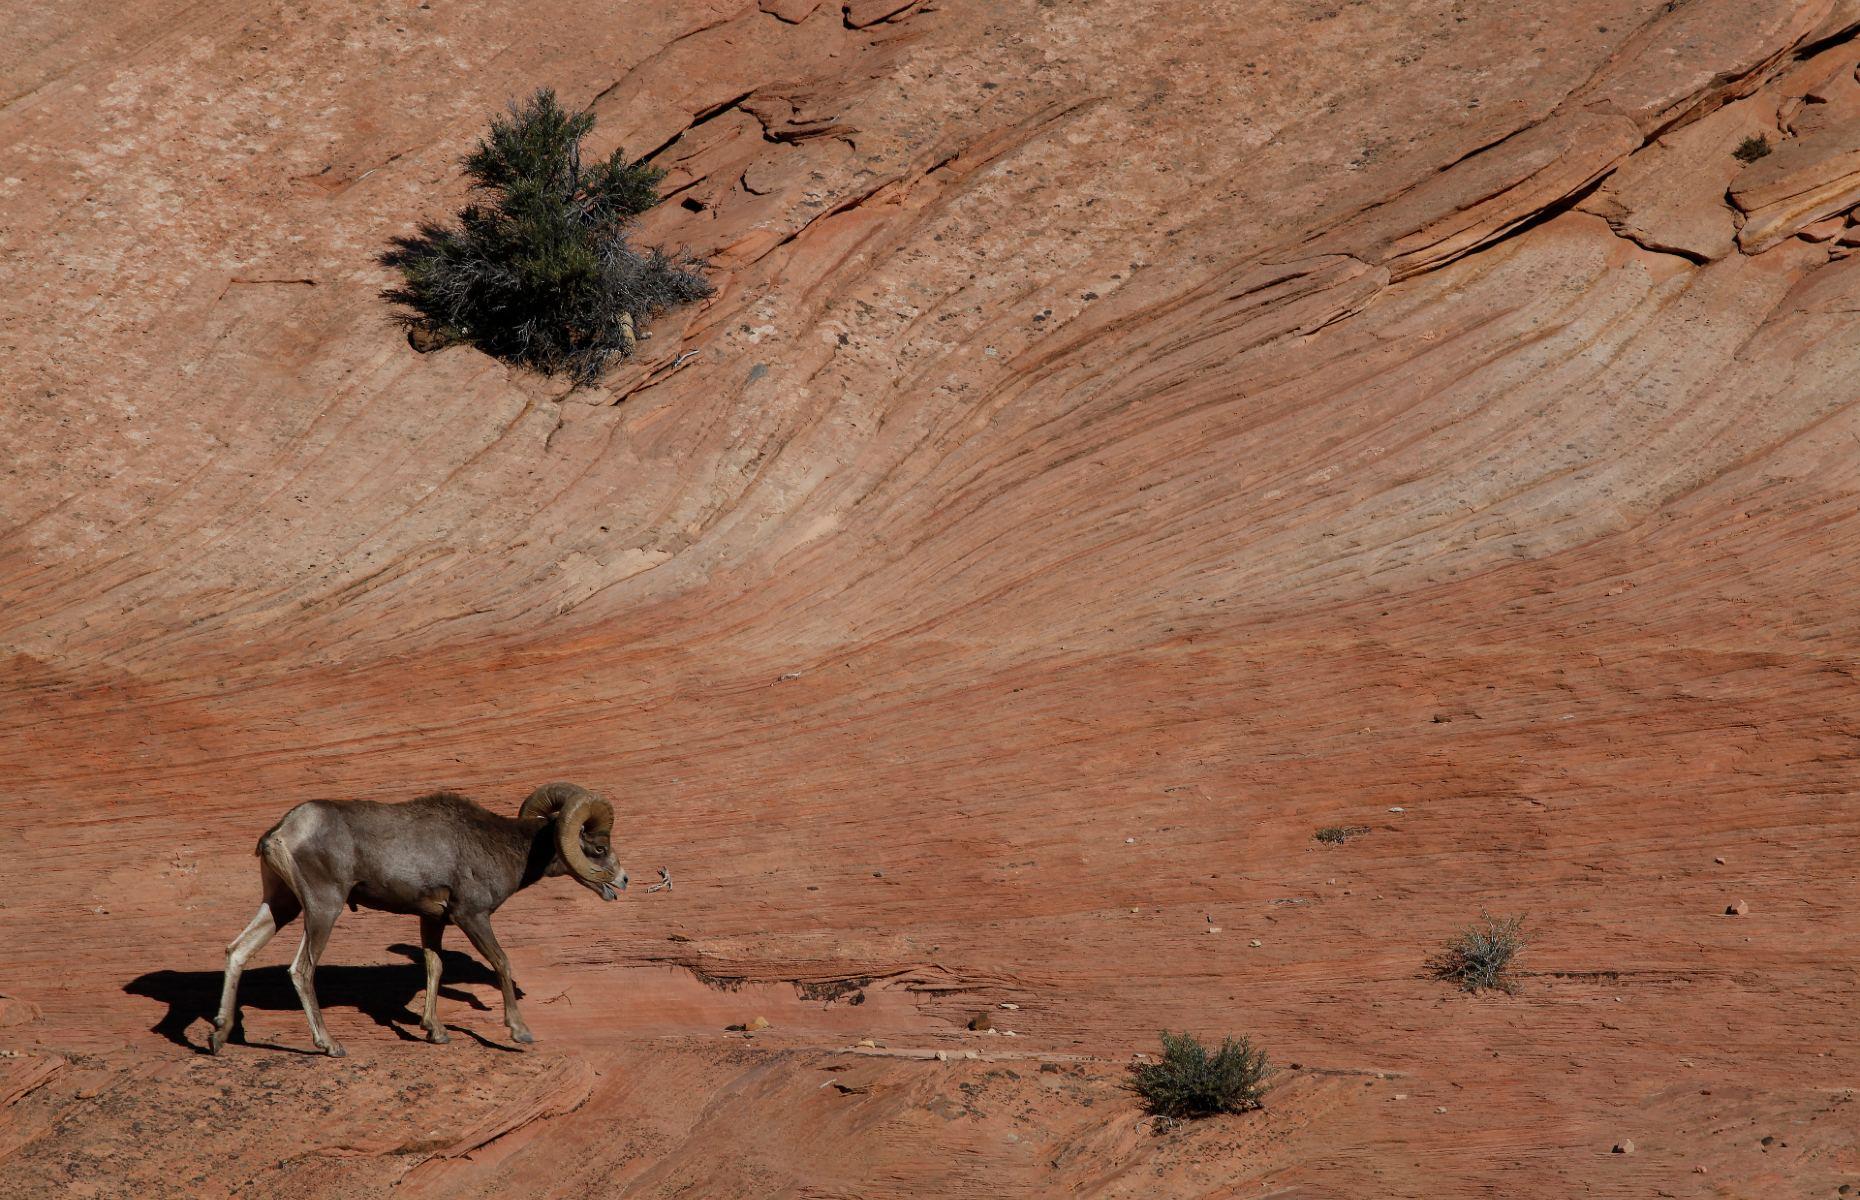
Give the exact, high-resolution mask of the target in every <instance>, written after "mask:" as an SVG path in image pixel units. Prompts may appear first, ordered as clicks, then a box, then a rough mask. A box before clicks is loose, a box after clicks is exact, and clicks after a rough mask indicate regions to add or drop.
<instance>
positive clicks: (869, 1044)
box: [859, 1038, 878, 1050]
mask: <svg viewBox="0 0 1860 1200" xmlns="http://www.w3.org/2000/svg"><path fill="white" fill-rule="evenodd" d="M859 1048H860V1049H862V1050H876V1049H878V1043H877V1042H875V1041H873V1040H872V1039H871V1038H860V1039H859Z"/></svg>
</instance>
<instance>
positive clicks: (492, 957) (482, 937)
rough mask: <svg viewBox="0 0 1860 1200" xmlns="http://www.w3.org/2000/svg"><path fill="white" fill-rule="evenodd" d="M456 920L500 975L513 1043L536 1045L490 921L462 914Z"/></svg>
mask: <svg viewBox="0 0 1860 1200" xmlns="http://www.w3.org/2000/svg"><path fill="white" fill-rule="evenodd" d="M453 920H454V923H455V924H457V925H458V927H459V928H460V929H463V930H464V931H465V936H466V937H468V938H470V939H471V944H472V945H473V946H476V947H477V948H478V953H480V954H482V955H484V957H485V961H487V962H489V963H490V964H491V969H492V970H494V971H496V972H497V982H498V984H499V985H500V986H501V987H502V988H503V989H504V1027H505V1028H507V1029H509V1030H510V1037H511V1040H513V1041H518V1042H533V1041H535V1040H536V1035H535V1034H533V1033H531V1032H530V1027H529V1024H528V1023H527V1022H526V1021H524V1019H523V1014H522V1013H521V1012H519V1011H517V983H516V980H514V979H512V978H511V977H510V959H509V958H507V957H505V955H504V948H503V947H502V946H500V945H498V944H497V935H496V934H494V933H492V932H491V922H490V920H489V919H488V918H486V917H484V916H482V915H477V914H474V915H472V916H465V915H463V914H461V915H458V916H456V917H454V918H453Z"/></svg>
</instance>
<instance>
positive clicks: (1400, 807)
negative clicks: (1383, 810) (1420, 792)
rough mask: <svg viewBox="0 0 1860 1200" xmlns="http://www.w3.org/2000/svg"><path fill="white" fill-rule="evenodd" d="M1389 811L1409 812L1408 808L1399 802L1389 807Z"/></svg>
mask: <svg viewBox="0 0 1860 1200" xmlns="http://www.w3.org/2000/svg"><path fill="white" fill-rule="evenodd" d="M1389 811H1390V812H1407V811H1408V810H1407V809H1405V808H1403V807H1402V806H1401V805H1399V804H1397V805H1396V806H1395V807H1394V808H1391V809H1389Z"/></svg>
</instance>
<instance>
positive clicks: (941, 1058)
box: [936, 1050, 949, 1062]
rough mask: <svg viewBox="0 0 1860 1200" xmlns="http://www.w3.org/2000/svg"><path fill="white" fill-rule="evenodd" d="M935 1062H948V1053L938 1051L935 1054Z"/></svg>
mask: <svg viewBox="0 0 1860 1200" xmlns="http://www.w3.org/2000/svg"><path fill="white" fill-rule="evenodd" d="M936 1060H937V1061H938V1062H948V1061H949V1051H947V1050H938V1051H937V1052H936Z"/></svg>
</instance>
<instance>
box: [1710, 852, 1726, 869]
mask: <svg viewBox="0 0 1860 1200" xmlns="http://www.w3.org/2000/svg"><path fill="white" fill-rule="evenodd" d="M1712 861H1713V862H1715V863H1717V864H1718V865H1719V866H1721V867H1722V866H1723V865H1724V855H1722V854H1720V855H1719V856H1718V857H1717V858H1714V859H1712Z"/></svg>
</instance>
